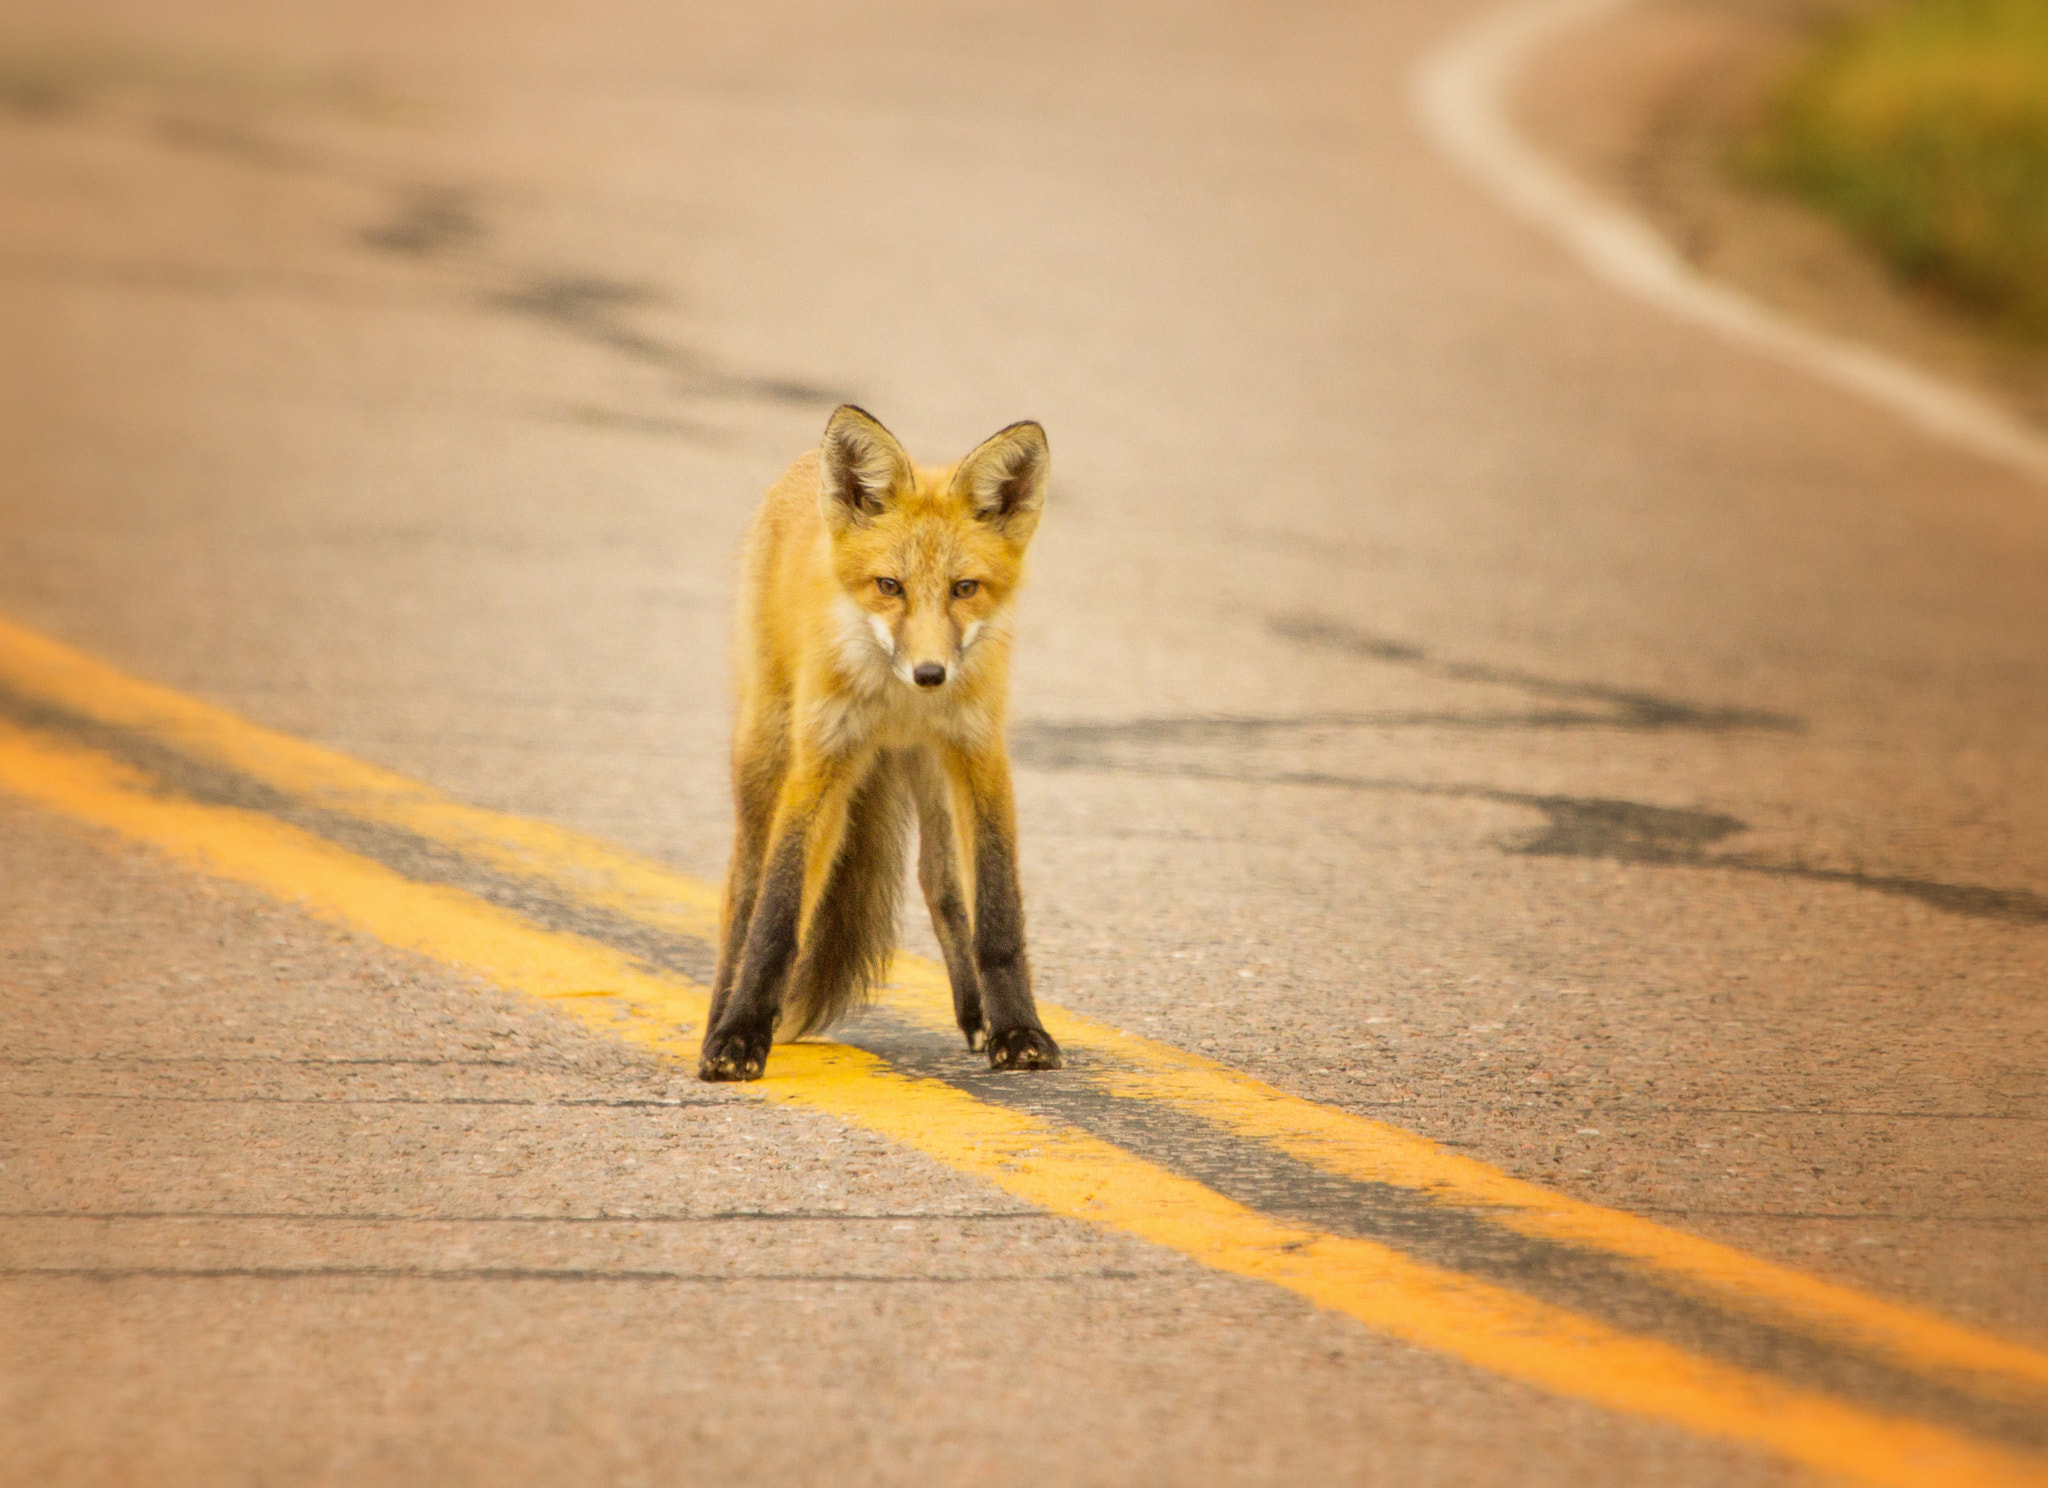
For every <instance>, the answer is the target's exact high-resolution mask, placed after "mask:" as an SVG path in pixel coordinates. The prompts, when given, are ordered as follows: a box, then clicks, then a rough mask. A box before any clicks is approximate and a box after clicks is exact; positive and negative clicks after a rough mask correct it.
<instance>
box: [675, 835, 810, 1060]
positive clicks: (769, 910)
mask: <svg viewBox="0 0 2048 1488" xmlns="http://www.w3.org/2000/svg"><path fill="white" fill-rule="evenodd" d="M804 859H805V853H804V833H803V832H802V831H801V830H795V831H786V832H784V833H783V834H782V835H781V837H780V838H779V839H777V840H776V842H775V844H774V847H773V850H772V852H771V853H770V855H769V858H768V863H767V866H766V867H765V868H764V869H763V871H762V874H761V883H760V887H759V888H758V889H757V890H756V891H755V895H754V903H753V913H752V914H751V915H750V916H749V917H748V919H747V927H746V938H745V940H744V941H743V942H742V943H741V945H740V948H739V955H738V963H739V964H738V972H737V975H735V976H734V977H733V979H732V981H731V983H730V984H729V985H728V986H726V987H723V988H721V989H720V993H721V996H720V998H719V1002H718V1006H717V1009H716V1019H715V1021H714V1022H713V1023H712V1025H711V1027H710V1028H709V1029H707V1030H706V1031H705V1034H704V1048H703V1052H702V1053H700V1054H699V1055H698V1056H697V1078H698V1079H700V1080H758V1079H760V1078H761V1072H762V1071H763V1070H765V1069H766V1068H767V1067H768V1049H769V1046H770V1045H771V1044H773V1043H774V1042H775V1017H776V1014H777V1013H778V1012H779V1011H780V1010H781V1004H782V984H783V982H784V981H786V980H787V979H788V976H789V968H790V964H791V963H792V962H793V961H795V959H796V942H797V929H798V926H799V925H800V924H801V923H802V917H803V897H804Z"/></svg>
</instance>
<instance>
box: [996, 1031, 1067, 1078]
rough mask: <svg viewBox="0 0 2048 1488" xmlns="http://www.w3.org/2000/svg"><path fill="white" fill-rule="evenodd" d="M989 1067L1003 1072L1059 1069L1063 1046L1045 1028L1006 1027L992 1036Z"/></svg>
mask: <svg viewBox="0 0 2048 1488" xmlns="http://www.w3.org/2000/svg"><path fill="white" fill-rule="evenodd" d="M988 1067H989V1068H990V1069H999V1070H1027V1069H1028V1070H1055V1069H1058V1068H1059V1067H1060V1046H1059V1045H1058V1044H1056V1043H1054V1042H1053V1041H1052V1035H1051V1034H1049V1033H1047V1032H1046V1031H1045V1030H1044V1029H1043V1028H1006V1029H1004V1030H1003V1031H1002V1032H1001V1033H996V1034H991V1035H989V1040H988Z"/></svg>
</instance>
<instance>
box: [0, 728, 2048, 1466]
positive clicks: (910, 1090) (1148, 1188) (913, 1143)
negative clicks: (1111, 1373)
mask: <svg viewBox="0 0 2048 1488" xmlns="http://www.w3.org/2000/svg"><path fill="white" fill-rule="evenodd" d="M0 788H5V789H7V790H10V791H12V792H14V793H16V794H18V795H21V796H23V797H26V798H27V799H29V800H31V801H34V802H36V803H38V804H40V805H42V806H45V807H48V808H51V809H54V810H57V811H60V812H63V813H64V814H65V815H67V816H70V817H73V818H75V819H78V820H81V821H86V822H90V823H93V824H95V825H97V826H100V827H104V828H107V829H109V830H112V831H114V832H117V833H119V834H121V835H122V836H124V837H126V838H129V839H131V840H137V841H141V842H145V843H148V844H150V845H151V846H153V847H155V848H157V849H158V850H160V851H162V852H164V853H166V854H168V855H169V856H171V857H173V858H174V859H177V860H179V861H181V862H184V863H188V864H191V865H192V866H194V867H198V868H201V869H204V870H205V871H207V872H209V873H213V874H216V875H219V876H222V877H225V878H229V879H232V880H234V881H237V882H240V883H244V884H247V885H250V886H251V887H254V888H257V889H260V890H262V891H264V892H265V893H268V894H271V895H273V896H275V897H277V898H279V899H282V900H285V901H287V902H290V903H293V904H295V905H297V906H298V907H300V908H301V909H303V910H305V911H307V912H309V913H312V914H315V915H318V916H321V917H323V918H327V919H329V920H333V921H337V922H339V923H342V924H345V925H349V926H352V927H354V928H357V929H359V930H363V931H367V932H368V933H370V934H372V935H375V936H376V937H378V938H379V939H381V940H383V941H385V942H387V943H389V944H391V945H394V946H398V947H401V948H403V949H405V950H409V951H413V952H416V953H419V954H421V955H426V956H431V957H433V958H435V959H437V960H440V961H442V962H445V963H447V964H449V965H452V966H457V967H461V968H463V969H466V970H469V971H473V972H479V973H482V974H483V975H484V976H486V977H488V978H489V979H490V980H492V981H493V982H495V983H497V984H498V985H500V986H502V987H505V988H508V989H510V990H514V991H518V992H523V993H526V994H528V995H531V996H534V997H537V998H541V999H544V1000H548V1001H551V1002H553V1003H555V1004H556V1005H557V1006H560V1007H562V1008H563V1009H564V1010H565V1011H568V1012H569V1013H571V1014H572V1015H573V1016H576V1017H578V1018H579V1019H580V1020H581V1021H583V1022H584V1023H585V1024H587V1025H588V1026H589V1027H591V1028H592V1029H593V1030H595V1031H597V1032H600V1033H602V1034H605V1035H607V1036H610V1037H614V1038H620V1039H623V1040H626V1041H629V1042H632V1043H635V1044H639V1045H642V1046H645V1047H648V1048H650V1049H653V1050H656V1051H658V1052H660V1053H662V1054H665V1055H667V1056H669V1057H671V1058H674V1059H678V1060H682V1061H690V1060H693V1059H694V1058H695V1053H696V1050H695V1040H694V1039H691V1038H689V1037H687V1035H686V1034H685V1033H684V1032H683V1031H682V1026H681V1025H684V1024H686V1023H690V1022H694V1021H695V1020H697V1019H699V1018H701V1017H702V1014H703V1012H704V1009H705V998H704V995H703V991H702V989H701V988H698V987H695V986H693V985H691V984H689V983H687V982H683V981H681V980H680V979H672V978H668V977H659V976H653V975H650V974H648V973H645V972H643V971H640V970H638V969H637V968H635V967H634V966H633V965H632V964H631V963H630V962H628V961H627V960H626V959H625V958H623V957H622V956H620V955H619V954H618V953H617V952H616V951H614V950H612V949H611V948H609V947H607V946H603V945H599V944H596V943H594V942H591V941H587V940H583V939H581V938H579V937H576V936H572V935H565V934H556V933H551V932H547V931H542V930H538V929H536V928H534V927H533V926H531V925H530V924H528V923H526V922H524V921H522V920H520V919H519V918H518V917H516V916H513V915H510V914H507V913H506V912H505V911H503V910H500V909H498V908H496V907H495V906H493V905H490V904H487V903H484V902H483V901H481V900H478V899H476V898H474V897H473V896H471V895H468V894H464V893H462V892H459V891H457V890H453V889H449V888H446V887H442V886H438V885H432V884H421V883H417V882H414V881H412V880H410V879H406V878H403V877H401V876H400V875H398V874H396V873H393V872H392V871H391V870H389V869H387V868H384V867H383V866H381V865H379V864H376V863H372V862H370V861H368V860H366V859H362V858H359V857H356V856H355V855H353V854H351V853H348V852H345V851H343V850H341V849H339V848H336V847H334V846H333V845H332V844H330V843H327V842H325V841H323V840H321V839H319V838H317V837H313V836H311V835H309V834H307V833H305V832H302V831H299V830H298V829H297V828H294V827H290V826H287V825H284V824H282V823H279V822H276V821H273V820H271V819H269V818H267V817H264V816H261V815H258V814H255V813H251V812H247V811H241V810H237V809H235V808H231V807H223V806H212V805H199V804H195V803H191V802H187V801H182V800H178V799H175V798H169V797H165V796H162V795H159V794H154V793H152V792H151V790H150V788H149V782H148V780H147V779H146V777H143V776H141V775H139V774H137V773H136V772H134V771H132V770H128V769H126V768H124V767H122V766H120V765H118V764H116V763H115V762H113V761H111V760H107V759H105V758H103V757H100V756H97V755H94V754H92V753H90V752H88V751H85V750H82V749H78V748H75V747H72V746H68V745H63V744H53V743H51V742H50V741H48V740H45V739H40V738H37V737H36V736H34V735H31V734H28V733H25V732H24V731H22V730H20V729H17V728H14V727H12V726H11V725H0ZM593 983H596V984H601V986H602V988H604V989H612V988H615V989H616V991H615V992H612V991H609V990H605V991H602V992H598V993H594V992H593ZM600 998H601V999H602V1000H601V1001H600V1000H599V999H600ZM784 1055H785V1057H784V1058H782V1059H780V1060H778V1061H777V1063H776V1065H775V1066H774V1067H773V1072H772V1073H771V1074H770V1076H769V1077H768V1078H767V1079H766V1080H763V1081H762V1082H761V1083H760V1085H759V1086H758V1087H756V1089H757V1090H758V1092H759V1094H760V1095H761V1096H763V1097H765V1098H766V1099H768V1100H771V1101H776V1102H780V1103H786V1104H791V1105H800V1106H805V1107H809V1108H811V1109H814V1110H820V1111H824V1112H828V1113H830V1114H832V1115H834V1116H837V1117H840V1118H841V1119H843V1120H846V1121H849V1122H853V1123H857V1124H859V1125H861V1126H864V1127H867V1128H868V1129H870V1130H872V1131H875V1132H878V1133H881V1134H883V1135H886V1136H888V1137H891V1138H893V1139H894V1140H896V1141H898V1142H901V1143H903V1144H904V1145H906V1146H908V1147H911V1148H914V1149H916V1150H918V1151H921V1152H924V1153H926V1154H928V1155H930V1156H932V1157H934V1158H936V1159H938V1160H939V1161H941V1162H943V1163H946V1164H947V1165H949V1166H951V1167H954V1168H956V1169H959V1170H960V1171H963V1172H967V1173H972V1174H974V1175H976V1176H978V1177H981V1178H983V1179H986V1180H987V1181H989V1182H991V1183H993V1184H995V1185H997V1186H998V1187H1000V1188H1003V1189H1005V1190H1007V1191H1008V1192H1010V1193H1012V1194H1015V1195H1016V1196H1018V1197H1019V1198H1022V1199H1024V1200H1026V1201H1028V1202H1030V1203H1033V1204H1036V1205H1038V1206H1039V1207H1041V1208H1043V1209H1046V1210H1048V1211H1050V1212H1052V1213H1055V1214H1061V1215H1066V1216H1069V1217H1072V1218H1075V1219H1081V1220H1086V1221H1088V1222H1090V1223H1093V1224H1097V1225H1101V1226H1104V1227H1107V1228H1110V1229H1115V1230H1120V1231H1122V1232H1124V1233H1126V1234H1130V1235H1134V1236H1137V1237H1138V1238H1141V1239H1144V1240H1148V1241H1151V1242H1153V1243H1155V1244H1158V1245H1162V1246H1166V1247H1168V1248H1170V1249H1173V1250H1176V1251H1178V1252H1180V1253H1182V1254H1184V1255H1187V1256H1189V1257H1191V1258H1192V1259H1194V1260H1197V1261H1199V1262H1201V1263H1202V1264H1204V1265H1207V1266H1210V1267H1212V1268H1214V1269H1217V1270H1220V1271H1225V1272H1230V1273H1233V1274H1235V1275H1238V1276H1243V1277H1248V1278H1252V1279H1255V1280H1259V1281H1265V1282H1270V1283H1272V1284H1274V1285H1277V1286H1282V1287H1285V1288H1287V1289H1288V1290H1290V1291H1293V1292H1295V1293H1297V1294H1299V1295H1301V1296H1303V1297H1305V1298H1307V1299H1309V1300H1310V1301H1312V1302H1314V1303H1316V1304H1317V1305H1319V1306H1322V1307H1327V1308H1330V1309H1332V1310H1334V1311H1338V1312H1342V1313H1346V1314H1348V1315H1350V1316H1351V1317H1354V1318H1356V1319H1357V1320H1359V1321H1360V1322H1362V1323H1364V1324H1366V1325H1367V1326H1369V1327H1372V1328H1375V1329H1377V1330H1379V1331H1381V1332H1383V1333H1387V1334H1390V1335H1392V1336H1394V1337H1397V1338H1401V1339H1404V1340H1406V1341H1407V1342H1410V1343H1413V1344H1416V1345H1418V1346H1420V1347H1423V1348H1428V1349H1433V1350H1436V1351H1438V1352H1441V1353H1444V1354H1448V1355H1450V1356H1452V1357H1454V1358H1458V1359H1462V1360H1464V1361H1466V1362H1468V1363H1471V1364H1474V1365H1477V1366H1479V1367H1481V1368H1484V1369H1488V1370H1491V1371H1493V1372H1495V1373H1498V1374H1501V1375H1505V1376H1507V1377H1509V1378H1513V1379H1517V1380H1521V1381H1524V1382H1526V1383H1529V1384H1532V1385H1535V1386H1537V1387H1539V1388H1541V1389H1544V1390H1547V1391H1549V1392H1551V1393H1553V1394H1557V1395H1563V1396H1568V1397H1572V1398H1576V1399H1580V1400H1586V1401H1591V1402H1593V1403H1595V1404H1598V1405H1601V1406H1605V1407H1608V1408H1610V1409H1613V1410H1617V1411H1624V1412H1628V1413H1630V1414H1634V1415H1639V1416H1645V1417H1649V1418H1652V1419H1656V1420H1661V1421H1666V1422H1670V1423H1672V1424H1675V1425H1677V1426H1680V1427H1683V1428H1685V1429H1687V1430H1689V1431H1693V1432H1697V1433H1700V1434H1703V1435H1709V1436H1716V1437H1721V1438H1725V1439H1728V1440H1731V1441H1734V1442H1738V1443H1742V1444H1745V1445H1748V1446H1753V1447H1759V1448H1764V1449H1767V1450H1770V1451H1773V1452H1776V1453H1778V1454H1780V1455H1781V1456H1784V1457H1787V1458H1789V1459H1791V1460H1793V1461H1796V1462H1800V1463H1804V1464H1806V1465H1808V1466H1811V1467H1814V1468H1817V1469H1820V1470H1822V1471H1824V1472H1829V1473H1834V1474H1838V1475H1840V1476H1843V1477H1847V1478H1851V1479H1854V1480H1856V1481H1858V1482H1862V1483H1867V1484H1871V1485H1881V1488H1920V1485H1924V1484H1927V1483H1933V1482H1939V1483H1942V1484H1946V1485H1953V1488H2043V1485H2048V1467H2044V1466H2043V1465H2041V1464H2038V1463H2034V1462H2029V1461H2027V1460H2026V1459H2024V1458H2021V1457H2018V1456H2015V1455H2013V1454H2011V1453H2007V1452H2004V1451H2000V1450H1998V1449H1996V1448H1991V1447H1986V1446H1982V1445H1979V1444H1977V1443H1975V1442H1972V1441H1969V1440H1967V1439H1965V1438H1962V1437H1959V1436H1957V1435H1955V1434H1954V1433H1952V1432H1948V1431H1944V1430H1942V1429H1940V1428H1938V1427H1933V1426H1929V1425H1925V1424H1923V1423H1919V1422H1915V1421H1908V1420H1897V1419H1892V1418H1888V1417H1885V1416H1881V1415H1877V1414H1874V1413H1871V1412H1867V1411H1861V1410H1858V1409H1855V1408H1854V1407H1851V1406H1846V1405H1843V1404H1841V1403H1839V1402H1836V1401H1833V1400H1830V1399H1828V1398H1826V1397H1824V1396H1820V1395H1816V1394H1814V1393H1812V1392H1809V1391H1803V1390H1798V1389H1795V1388H1792V1387H1789V1386H1786V1385H1783V1384H1780V1383H1778V1382H1777V1381H1774V1380H1771V1379H1768V1378H1765V1377H1763V1376H1759V1375H1753V1374H1748V1373H1745V1372H1743V1371H1741V1370H1737V1369H1733V1368H1730V1367H1728V1366H1726V1365H1723V1364H1718V1363H1714V1362H1712V1361H1709V1360H1704V1359H1699V1358H1695V1357H1693V1356H1691V1355H1688V1354H1686V1353H1685V1352H1683V1351H1682V1350H1679V1349H1677V1348H1674V1347H1672V1346H1671V1345H1668V1344H1664V1343H1660V1342H1657V1341H1655V1340H1650V1339H1643V1338H1637V1337H1631V1336H1629V1335H1627V1334H1624V1333H1621V1332H1618V1331H1616V1330H1615V1329H1612V1328H1609V1327H1607V1326H1606V1325H1604V1324H1601V1323H1598V1322H1595V1321H1593V1320H1591V1319H1588V1318H1585V1317H1581V1316H1578V1315H1575V1314H1573V1313H1570V1312H1567V1311H1565V1310H1563V1309H1561V1308H1557V1307H1553V1306H1551V1305H1549V1304H1547V1303H1543V1302H1539V1301H1536V1300H1533V1299H1531V1298H1528V1297H1524V1296H1521V1295H1519V1294H1517V1293H1514V1292H1511V1291H1508V1290H1506V1289H1504V1288H1501V1287H1498V1286H1494V1285H1492V1284H1491V1283H1488V1282H1483V1281H1477V1280H1474V1279H1472V1278H1470V1277H1466V1276H1461V1275H1459V1274H1457V1273H1455V1272H1451V1271H1445V1270H1441V1269H1439V1268H1437V1267H1433V1266H1429V1265H1425V1264H1423V1263H1421V1262H1417V1261H1413V1260H1410V1259H1408V1258H1407V1257H1405V1256H1403V1255H1401V1254H1400V1253H1398V1252H1397V1251H1394V1250H1391V1249H1389V1248H1387V1247H1385V1246H1382V1245H1377V1244H1374V1243H1372V1242H1369V1241H1362V1240H1349V1239H1340V1238H1338V1237H1335V1236H1331V1235H1326V1234H1321V1233H1319V1232H1316V1231H1313V1230H1307V1229H1300V1228H1294V1227H1290V1226H1285V1225H1280V1224H1276V1223H1274V1222H1273V1221H1271V1220H1269V1219H1266V1218H1265V1217H1264V1216H1262V1215H1260V1214H1257V1213H1256V1212H1254V1211H1252V1210H1250V1209H1247V1208H1245V1207H1244V1206H1243V1205H1240V1204H1237V1203H1235V1202H1233V1201H1231V1200H1229V1199H1226V1198H1224V1197H1223V1196H1222V1195H1220V1194H1217V1193H1215V1192H1213V1191H1212V1190H1210V1189H1208V1188H1205V1187H1203V1186H1202V1185H1201V1184H1199V1183H1196V1182H1194V1181H1192V1180H1190V1179H1187V1178H1182V1177H1180V1176H1178V1175H1176V1174H1173V1173H1170V1172H1168V1171H1166V1170H1164V1169H1162V1168H1160V1167H1158V1166H1156V1165H1155V1164H1152V1163H1149V1162H1146V1161H1144V1160H1143V1159H1140V1158H1137V1157H1134V1156H1132V1155H1131V1154H1130V1153H1127V1152H1125V1151H1123V1150H1122V1149H1120V1148H1117V1147H1114V1146H1112V1145H1110V1144H1109V1143H1107V1142H1104V1141H1102V1140H1100V1139H1098V1138H1096V1137H1093V1136H1090V1135H1088V1134H1087V1133H1085V1132H1080V1131H1076V1130H1073V1129H1071V1128H1066V1127H1061V1126H1055V1125H1052V1124H1050V1123H1047V1122H1045V1121H1042V1120H1039V1119H1038V1118H1035V1117H1032V1116H1028V1115H1024V1114H1022V1113H1019V1112H1015V1111H1011V1110H1007V1109H1005V1108H1003V1107H999V1106H992V1105H989V1104H987V1103H985V1102H982V1101H979V1100H976V1099H975V1098H973V1097H972V1096H970V1095H968V1094H966V1093H965V1092H963V1091H960V1090H957V1089H954V1088H953V1087H951V1086H948V1085H945V1084H942V1083H940V1082H938V1081H934V1080H927V1079H921V1078H917V1077H913V1076H907V1075H904V1074H902V1073H900V1072H898V1071H895V1070H893V1069H891V1068H889V1067H888V1066H887V1065H886V1064H885V1063H884V1062H883V1061H881V1060H880V1059H878V1058H876V1057H875V1056H873V1055H870V1054H867V1053H865V1052H863V1051H860V1050H857V1049H850V1048H846V1047H842V1046H837V1045H828V1044H801V1045H796V1046H794V1047H791V1048H788V1049H785V1050H784Z"/></svg>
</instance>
